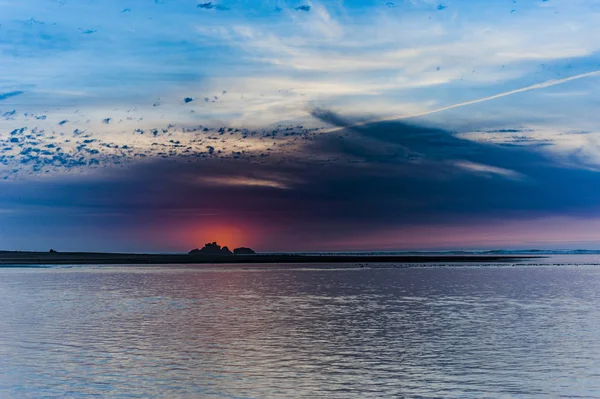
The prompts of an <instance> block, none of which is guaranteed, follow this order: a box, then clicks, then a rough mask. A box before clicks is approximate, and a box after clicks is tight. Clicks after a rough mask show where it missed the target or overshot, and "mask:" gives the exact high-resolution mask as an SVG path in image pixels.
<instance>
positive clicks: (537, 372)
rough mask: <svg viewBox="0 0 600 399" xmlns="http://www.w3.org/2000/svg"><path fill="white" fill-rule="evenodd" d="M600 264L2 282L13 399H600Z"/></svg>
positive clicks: (2, 336) (83, 275) (4, 374)
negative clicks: (552, 398) (100, 398)
mask: <svg viewBox="0 0 600 399" xmlns="http://www.w3.org/2000/svg"><path fill="white" fill-rule="evenodd" d="M599 300H600V266H570V267H531V266H529V267H489V266H488V267H482V268H473V267H466V268H415V269H369V268H364V269H355V270H326V269H325V270H302V269H277V268H275V269H270V270H242V269H227V270H222V271H221V270H214V269H212V270H209V269H203V268H169V267H156V268H147V267H146V268H144V267H139V268H137V267H131V266H128V267H76V268H71V269H60V268H58V269H0V303H1V304H2V306H1V307H0V323H1V328H0V397H1V398H46V397H57V398H63V397H93V396H97V397H119V398H121V397H122V398H128V397H132V398H133V397H143V398H301V397H302V398H368V397H374V398H375V397H376V398H382V397H386V398H391V397H406V398H439V397H448V398H449V397H452V398H484V397H489V398H516V397H518V398H527V397H536V398H537V397H559V396H561V395H562V396H565V397H580V398H597V397H600V301H599Z"/></svg>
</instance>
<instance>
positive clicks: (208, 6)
mask: <svg viewBox="0 0 600 399" xmlns="http://www.w3.org/2000/svg"><path fill="white" fill-rule="evenodd" d="M197 7H198V8H204V9H206V10H212V9H215V10H219V11H227V10H229V7H226V6H224V5H222V4H213V3H212V2H208V3H202V4H198V5H197Z"/></svg>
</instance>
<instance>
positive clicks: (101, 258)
mask: <svg viewBox="0 0 600 399" xmlns="http://www.w3.org/2000/svg"><path fill="white" fill-rule="evenodd" d="M535 258H540V256H532V255H523V256H520V255H360V254H357V255H330V254H328V255H297V254H257V255H188V254H120V253H93V252H56V253H50V252H11V251H0V266H2V265H117V264H119V265H121V264H122V265H135V264H155V265H166V264H172V265H183V264H259V263H262V264H291V263H303V264H317V263H361V264H362V263H365V264H366V263H440V262H444V263H446V262H450V263H490V262H510V261H519V260H526V259H535Z"/></svg>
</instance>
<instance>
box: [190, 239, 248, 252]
mask: <svg viewBox="0 0 600 399" xmlns="http://www.w3.org/2000/svg"><path fill="white" fill-rule="evenodd" d="M188 254H190V255H256V252H254V250H253V249H250V248H246V247H240V248H235V249H234V250H233V252H231V250H230V249H229V248H228V247H227V246H224V247H221V246H220V245H219V244H217V242H216V241H213V242H209V243H206V244H204V247H202V249H198V248H194V249H192V250H191V251H190V252H188Z"/></svg>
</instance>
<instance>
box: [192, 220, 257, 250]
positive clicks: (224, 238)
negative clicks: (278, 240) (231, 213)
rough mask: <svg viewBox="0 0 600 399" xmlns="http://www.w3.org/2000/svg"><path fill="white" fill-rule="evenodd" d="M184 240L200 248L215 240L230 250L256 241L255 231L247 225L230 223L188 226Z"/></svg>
mask: <svg viewBox="0 0 600 399" xmlns="http://www.w3.org/2000/svg"><path fill="white" fill-rule="evenodd" d="M187 230H188V233H187V234H186V238H185V241H186V242H191V243H192V247H197V248H202V247H203V246H204V244H206V243H209V242H213V241H216V242H217V243H218V244H219V245H221V246H227V247H228V248H229V249H230V250H233V249H235V248H239V247H251V246H253V245H254V244H255V243H256V240H255V238H256V232H255V231H252V232H250V231H249V230H250V229H248V228H247V227H245V226H240V225H238V224H233V223H232V224H230V223H207V224H201V225H196V226H190V227H189V229H187Z"/></svg>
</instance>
